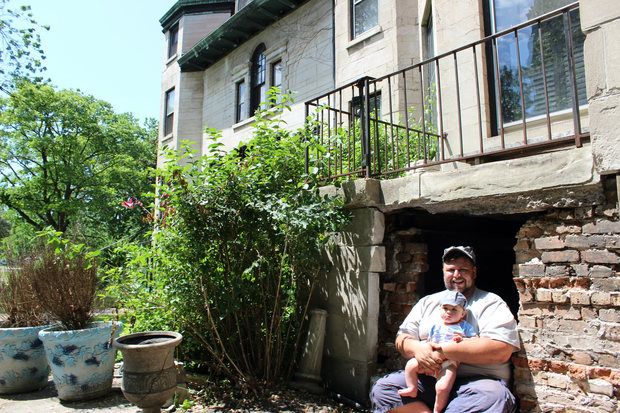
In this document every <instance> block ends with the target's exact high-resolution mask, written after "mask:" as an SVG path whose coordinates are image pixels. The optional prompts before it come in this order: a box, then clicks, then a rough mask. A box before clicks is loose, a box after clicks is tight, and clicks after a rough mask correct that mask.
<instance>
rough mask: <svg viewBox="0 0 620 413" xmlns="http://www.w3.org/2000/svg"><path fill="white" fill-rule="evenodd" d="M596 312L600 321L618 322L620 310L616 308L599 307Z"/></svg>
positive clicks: (619, 321) (619, 320)
mask: <svg viewBox="0 0 620 413" xmlns="http://www.w3.org/2000/svg"><path fill="white" fill-rule="evenodd" d="M598 314H599V318H600V319H601V321H605V322H609V323H620V311H619V310H618V309H615V308H609V309H600V310H599V312H598Z"/></svg>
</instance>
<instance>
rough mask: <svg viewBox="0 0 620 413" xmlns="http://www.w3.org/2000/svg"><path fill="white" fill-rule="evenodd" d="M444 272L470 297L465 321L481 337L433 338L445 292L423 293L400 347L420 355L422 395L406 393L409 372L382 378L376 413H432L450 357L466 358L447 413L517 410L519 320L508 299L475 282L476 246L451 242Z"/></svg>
mask: <svg viewBox="0 0 620 413" xmlns="http://www.w3.org/2000/svg"><path fill="white" fill-rule="evenodd" d="M443 276H444V283H445V285H446V288H447V289H448V290H454V291H458V292H460V293H462V294H463V295H464V296H465V297H466V298H467V308H466V309H467V316H466V317H465V320H467V321H468V322H469V323H471V324H472V325H473V326H474V329H475V330H476V331H477V334H478V337H475V338H471V339H468V340H464V341H462V342H460V343H456V342H451V343H444V344H442V345H441V346H437V345H433V344H431V343H429V342H428V341H427V338H428V334H429V330H430V327H431V326H432V325H433V323H435V322H436V320H437V317H438V312H439V309H440V297H441V294H442V293H437V294H431V295H428V296H426V297H423V298H422V299H421V300H420V301H419V302H418V303H417V304H416V305H415V306H414V307H413V309H412V310H411V312H410V313H409V315H408V316H407V317H406V318H405V320H404V321H403V323H402V324H401V326H400V329H399V330H398V334H397V336H396V348H397V349H398V351H399V352H400V354H402V355H403V357H405V358H406V359H410V358H412V357H415V358H416V360H417V361H418V364H419V366H420V367H419V368H420V371H421V372H426V374H427V375H425V374H421V375H420V376H419V382H418V396H417V397H416V398H408V397H401V396H399V395H398V390H399V389H402V388H404V387H406V382H405V376H404V372H403V371H399V372H395V373H391V374H388V375H387V376H385V377H383V378H381V379H379V380H378V381H377V383H375V385H374V386H373V388H372V390H371V394H370V399H371V403H372V408H373V412H374V413H383V412H387V411H389V412H391V413H428V412H432V407H433V403H434V400H435V383H434V381H435V379H434V378H433V377H432V375H433V373H436V372H438V371H439V370H440V368H441V364H442V363H443V362H444V361H445V360H446V359H449V360H455V361H458V362H460V364H459V368H458V371H457V380H456V383H455V384H454V387H453V389H452V392H451V394H450V401H449V403H448V406H447V407H446V410H445V412H446V413H461V412H498V413H500V412H501V413H509V412H514V411H516V405H515V399H514V396H513V395H512V393H510V390H509V389H508V386H507V384H506V383H509V382H510V378H511V366H510V356H511V355H512V353H513V352H515V351H518V350H519V346H520V344H519V338H518V335H517V323H516V321H515V319H514V317H513V315H512V313H511V312H510V309H509V308H508V306H507V305H506V303H505V302H504V301H503V300H502V299H501V298H500V297H499V296H497V295H495V294H493V293H490V292H487V291H483V290H480V289H478V288H476V286H475V280H476V277H477V268H476V255H475V254H474V251H473V249H472V248H471V247H464V246H458V247H450V248H446V249H445V250H444V253H443Z"/></svg>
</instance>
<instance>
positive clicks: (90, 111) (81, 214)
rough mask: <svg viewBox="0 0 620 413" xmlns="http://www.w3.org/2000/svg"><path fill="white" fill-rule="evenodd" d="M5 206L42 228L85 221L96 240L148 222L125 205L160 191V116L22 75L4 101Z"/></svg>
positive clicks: (1, 161)
mask: <svg viewBox="0 0 620 413" xmlns="http://www.w3.org/2000/svg"><path fill="white" fill-rule="evenodd" d="M0 110H1V112H0V204H1V205H3V206H4V207H5V208H7V209H8V210H9V212H10V213H9V214H6V216H7V217H8V216H12V217H13V218H14V219H15V220H19V221H21V222H23V223H26V224H28V225H29V226H30V227H32V228H33V229H34V230H36V231H41V230H43V229H44V228H46V227H51V228H53V229H54V230H55V231H60V232H63V233H65V232H67V231H69V232H70V231H72V230H74V229H75V228H76V227H77V226H79V229H80V232H81V233H82V234H83V235H85V236H87V237H88V238H89V244H90V245H92V246H96V245H99V246H101V245H102V244H105V243H107V242H110V241H111V240H115V239H118V238H120V237H123V236H126V235H128V232H131V231H133V230H136V229H137V228H139V227H140V226H146V225H147V224H146V223H144V222H142V216H141V215H140V214H136V213H135V211H130V210H125V209H123V208H121V207H120V205H121V202H122V201H123V200H124V199H127V198H128V197H131V196H135V197H140V196H141V195H142V194H144V193H147V192H150V191H152V187H151V185H152V184H153V182H154V177H153V176H152V174H149V171H150V170H152V169H153V168H154V167H155V163H156V141H157V138H156V133H157V128H156V122H154V121H150V122H149V123H148V124H147V125H146V126H145V127H141V126H140V125H139V124H138V122H137V120H136V119H135V118H134V117H133V116H131V115H130V114H116V113H114V111H113V110H112V108H111V106H110V105H109V104H108V103H106V102H103V101H101V100H97V99H95V98H94V97H92V96H88V95H84V94H82V93H79V92H76V91H72V90H56V89H55V88H53V87H51V86H48V85H43V84H37V83H32V82H29V81H21V82H19V83H18V84H17V86H16V89H15V91H14V92H13V93H12V94H11V96H10V97H8V98H5V99H0Z"/></svg>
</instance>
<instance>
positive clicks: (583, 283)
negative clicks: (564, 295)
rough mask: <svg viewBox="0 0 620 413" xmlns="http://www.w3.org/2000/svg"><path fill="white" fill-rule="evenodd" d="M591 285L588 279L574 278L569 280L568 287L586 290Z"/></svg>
mask: <svg viewBox="0 0 620 413" xmlns="http://www.w3.org/2000/svg"><path fill="white" fill-rule="evenodd" d="M591 285H592V280H591V279H589V278H578V277H575V278H573V279H571V280H570V286H571V287H572V288H583V289H584V290H587V289H589V288H590V286H591Z"/></svg>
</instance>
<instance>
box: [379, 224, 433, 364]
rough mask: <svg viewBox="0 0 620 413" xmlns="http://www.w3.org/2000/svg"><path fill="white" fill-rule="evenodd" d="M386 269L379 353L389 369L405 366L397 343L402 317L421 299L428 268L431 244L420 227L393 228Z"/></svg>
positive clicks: (383, 275)
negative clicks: (395, 344) (425, 240)
mask: <svg viewBox="0 0 620 413" xmlns="http://www.w3.org/2000/svg"><path fill="white" fill-rule="evenodd" d="M386 256H387V271H386V272H385V273H384V274H382V276H381V281H382V282H381V303H382V306H383V308H382V311H381V316H380V321H379V327H380V329H379V346H378V355H379V361H380V365H382V366H383V367H385V369H386V370H387V371H393V370H396V369H399V368H402V367H403V366H404V359H403V358H402V357H400V355H399V354H398V352H397V351H396V349H395V347H394V337H395V336H396V332H397V331H398V327H399V326H400V324H401V323H402V321H403V319H404V318H405V316H406V315H407V314H409V311H410V310H411V308H412V307H413V305H414V304H415V303H416V302H417V301H418V300H419V299H420V297H421V295H420V293H419V291H424V288H423V286H422V285H421V283H422V281H423V275H424V274H425V273H426V272H427V271H428V247H427V245H426V243H425V242H424V239H423V236H422V233H421V231H419V230H416V229H411V230H403V231H395V232H391V233H390V234H389V235H388V237H387V239H386Z"/></svg>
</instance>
